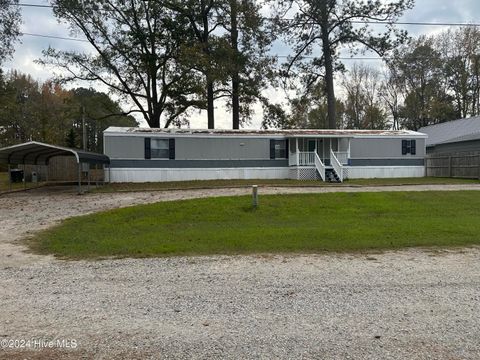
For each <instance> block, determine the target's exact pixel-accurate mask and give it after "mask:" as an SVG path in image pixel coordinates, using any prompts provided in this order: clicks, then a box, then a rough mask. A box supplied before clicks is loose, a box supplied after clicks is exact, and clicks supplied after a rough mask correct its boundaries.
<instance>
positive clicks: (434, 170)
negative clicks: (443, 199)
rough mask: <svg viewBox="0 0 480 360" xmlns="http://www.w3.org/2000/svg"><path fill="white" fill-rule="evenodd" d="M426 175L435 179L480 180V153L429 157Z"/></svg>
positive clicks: (433, 155) (426, 162) (427, 158)
mask: <svg viewBox="0 0 480 360" xmlns="http://www.w3.org/2000/svg"><path fill="white" fill-rule="evenodd" d="M425 174H426V176H433V177H456V178H466V179H480V152H479V151H476V152H469V153H449V154H448V153H447V154H432V155H428V156H427V157H426V159H425Z"/></svg>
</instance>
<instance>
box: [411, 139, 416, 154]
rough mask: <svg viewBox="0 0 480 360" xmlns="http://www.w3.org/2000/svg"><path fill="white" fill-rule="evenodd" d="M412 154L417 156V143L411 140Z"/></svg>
mask: <svg viewBox="0 0 480 360" xmlns="http://www.w3.org/2000/svg"><path fill="white" fill-rule="evenodd" d="M410 154H412V155H416V154H417V141H416V140H410Z"/></svg>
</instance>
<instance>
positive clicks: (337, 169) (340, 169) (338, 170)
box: [330, 150, 343, 182]
mask: <svg viewBox="0 0 480 360" xmlns="http://www.w3.org/2000/svg"><path fill="white" fill-rule="evenodd" d="M330 162H331V163H332V166H333V170H335V172H336V173H337V175H338V177H339V179H340V182H343V165H342V164H340V161H338V159H337V157H336V156H335V153H334V152H333V151H332V150H330Z"/></svg>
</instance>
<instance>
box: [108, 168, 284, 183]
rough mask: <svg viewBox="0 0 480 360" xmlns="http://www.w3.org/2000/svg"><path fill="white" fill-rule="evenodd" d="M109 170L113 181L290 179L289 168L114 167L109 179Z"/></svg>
mask: <svg viewBox="0 0 480 360" xmlns="http://www.w3.org/2000/svg"><path fill="white" fill-rule="evenodd" d="M109 172H110V174H111V177H112V179H111V182H120V183H122V182H137V183H142V182H159V181H187V180H229V179H288V178H289V175H290V174H289V168H287V167H282V168H225V169H220V168H211V169H209V168H206V169H202V168H195V169H182V168H173V169H172V168H166V169H144V168H139V169H138V168H136V169H129V168H112V169H110V170H108V169H106V170H105V178H106V179H107V181H108V176H109Z"/></svg>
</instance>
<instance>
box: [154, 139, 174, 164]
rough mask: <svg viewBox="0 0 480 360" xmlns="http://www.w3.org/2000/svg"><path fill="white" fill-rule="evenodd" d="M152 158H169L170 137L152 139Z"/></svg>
mask: <svg viewBox="0 0 480 360" xmlns="http://www.w3.org/2000/svg"><path fill="white" fill-rule="evenodd" d="M150 151H151V157H152V159H168V158H169V156H170V152H169V144H168V139H151V150H150Z"/></svg>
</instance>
